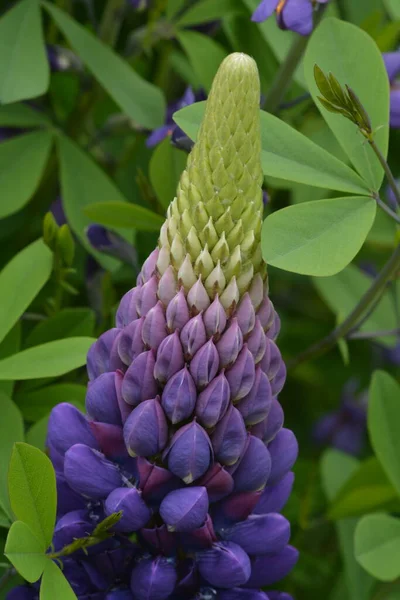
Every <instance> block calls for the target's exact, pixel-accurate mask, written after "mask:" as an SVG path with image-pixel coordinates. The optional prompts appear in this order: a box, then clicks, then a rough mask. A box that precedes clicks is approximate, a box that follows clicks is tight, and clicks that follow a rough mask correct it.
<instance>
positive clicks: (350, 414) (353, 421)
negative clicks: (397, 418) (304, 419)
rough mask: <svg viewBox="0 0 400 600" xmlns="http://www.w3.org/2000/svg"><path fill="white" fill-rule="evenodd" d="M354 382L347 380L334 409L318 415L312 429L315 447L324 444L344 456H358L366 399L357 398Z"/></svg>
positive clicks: (363, 442)
mask: <svg viewBox="0 0 400 600" xmlns="http://www.w3.org/2000/svg"><path fill="white" fill-rule="evenodd" d="M357 389H358V382H357V381H355V380H350V381H349V382H348V383H347V384H346V385H345V387H344V389H343V394H342V397H341V401H340V406H339V408H338V409H337V410H334V411H332V412H329V413H327V414H325V415H324V416H322V417H321V418H320V419H319V420H318V421H317V423H316V424H315V426H314V431H313V437H314V440H315V441H316V443H317V444H319V445H328V446H332V447H333V448H336V449H337V450H342V452H346V453H347V454H352V455H355V456H357V455H359V454H361V452H362V450H363V447H364V445H365V440H366V433H367V396H366V393H365V392H363V393H361V394H358V395H357Z"/></svg>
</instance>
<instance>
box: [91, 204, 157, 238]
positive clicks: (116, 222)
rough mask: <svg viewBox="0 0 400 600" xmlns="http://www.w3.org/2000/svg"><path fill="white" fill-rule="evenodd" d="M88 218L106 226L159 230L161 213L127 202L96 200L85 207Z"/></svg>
mask: <svg viewBox="0 0 400 600" xmlns="http://www.w3.org/2000/svg"><path fill="white" fill-rule="evenodd" d="M85 214H86V216H87V217H88V218H90V219H91V220H92V221H94V222H96V223H100V224H101V225H106V226H107V227H131V228H132V229H137V230H139V231H159V230H160V227H161V226H162V225H163V223H164V221H165V219H164V217H162V216H161V215H158V214H157V213H154V212H152V211H151V210H148V209H147V208H144V207H143V206H139V205H138V204H129V203H128V202H96V203H95V204H92V205H91V206H88V207H87V208H86V209H85Z"/></svg>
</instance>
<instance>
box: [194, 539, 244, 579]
mask: <svg viewBox="0 0 400 600" xmlns="http://www.w3.org/2000/svg"><path fill="white" fill-rule="evenodd" d="M197 566H198V569H199V572H200V575H201V576H202V577H203V578H204V579H205V580H206V581H207V582H208V583H210V584H211V585H215V586H218V587H219V588H233V587H236V586H238V585H243V584H244V583H246V581H247V580H248V578H249V577H250V573H251V565H250V559H249V557H248V556H247V554H246V553H245V552H244V550H242V548H241V547H240V546H238V545H237V544H234V543H233V542H219V543H217V544H214V546H213V547H212V548H211V549H209V550H204V551H203V552H199V553H198V555H197Z"/></svg>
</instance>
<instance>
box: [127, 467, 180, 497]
mask: <svg viewBox="0 0 400 600" xmlns="http://www.w3.org/2000/svg"><path fill="white" fill-rule="evenodd" d="M137 467H138V471H139V488H140V490H141V492H142V494H143V498H144V499H145V500H146V502H147V503H148V504H152V505H153V504H155V505H157V507H158V504H159V503H160V501H161V500H162V499H163V498H164V496H165V495H166V494H168V493H169V492H171V491H172V490H174V489H176V488H178V487H179V486H180V485H181V482H180V480H179V479H178V478H177V477H174V475H173V474H172V473H171V472H170V471H168V470H167V469H164V468H163V467H159V466H157V465H154V464H152V463H151V462H149V461H148V460H146V459H145V458H138V459H137Z"/></svg>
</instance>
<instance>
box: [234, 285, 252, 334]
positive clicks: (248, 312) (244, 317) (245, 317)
mask: <svg viewBox="0 0 400 600" xmlns="http://www.w3.org/2000/svg"><path fill="white" fill-rule="evenodd" d="M235 317H236V319H237V322H238V325H239V327H240V329H241V331H242V333H243V335H244V336H246V335H247V334H248V333H250V331H251V330H252V329H253V327H254V325H255V322H256V315H255V311H254V306H253V303H252V301H251V298H250V296H249V294H248V292H246V293H245V294H244V296H243V297H242V299H241V301H240V304H239V306H238V308H237V311H236V313H235Z"/></svg>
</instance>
